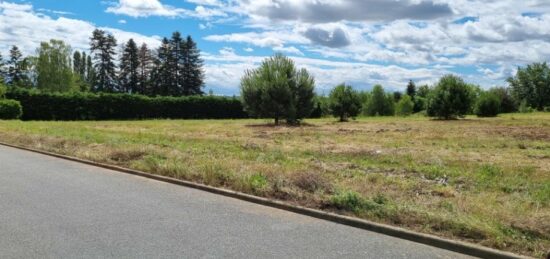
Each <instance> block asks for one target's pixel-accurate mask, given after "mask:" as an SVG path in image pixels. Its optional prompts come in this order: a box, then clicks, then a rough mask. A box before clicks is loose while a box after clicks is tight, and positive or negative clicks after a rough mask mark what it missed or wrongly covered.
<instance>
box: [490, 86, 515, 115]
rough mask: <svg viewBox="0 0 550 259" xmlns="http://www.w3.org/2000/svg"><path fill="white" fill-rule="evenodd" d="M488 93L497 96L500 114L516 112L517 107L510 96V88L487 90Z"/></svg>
mask: <svg viewBox="0 0 550 259" xmlns="http://www.w3.org/2000/svg"><path fill="white" fill-rule="evenodd" d="M489 92H490V93H492V94H494V95H496V96H498V98H499V99H500V112H501V113H511V112H515V111H517V110H518V105H517V103H516V101H515V100H514V97H513V96H512V93H511V91H510V88H506V87H495V88H491V89H490V90H489Z"/></svg>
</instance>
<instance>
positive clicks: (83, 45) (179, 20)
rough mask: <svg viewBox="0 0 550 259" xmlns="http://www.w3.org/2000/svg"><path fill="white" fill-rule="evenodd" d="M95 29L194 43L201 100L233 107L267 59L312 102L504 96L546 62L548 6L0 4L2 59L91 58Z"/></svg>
mask: <svg viewBox="0 0 550 259" xmlns="http://www.w3.org/2000/svg"><path fill="white" fill-rule="evenodd" d="M95 28H100V29H103V30H106V31H108V32H110V33H112V34H114V35H115V36H116V38H117V40H118V43H119V44H123V43H124V42H125V41H127V40H129V39H130V38H133V39H134V40H136V41H137V42H138V43H147V44H148V45H149V46H150V47H156V46H158V45H159V43H160V40H161V39H162V37H170V36H171V34H172V32H174V31H179V32H181V33H182V34H184V35H191V36H192V37H193V39H195V40H196V41H197V44H198V47H199V48H200V49H201V54H202V57H203V59H204V61H205V66H204V70H205V75H206V78H205V79H206V86H205V89H204V90H205V91H206V92H208V91H209V90H212V91H213V92H214V93H216V94H223V95H238V93H239V83H240V79H241V77H242V75H243V74H244V71H245V70H246V69H253V68H255V67H257V66H258V65H259V64H260V62H261V61H262V60H263V59H265V58H266V57H269V56H270V55H273V54H274V53H283V54H285V55H287V56H290V57H292V59H293V60H294V61H295V63H296V65H297V67H299V68H302V67H303V68H306V69H308V70H309V71H310V72H311V73H312V74H313V75H314V76H315V79H316V87H317V92H318V93H320V94H328V92H329V91H330V89H331V88H332V87H334V86H335V85H337V84H340V83H346V84H349V85H352V86H354V87H355V88H357V89H361V90H368V89H371V88H372V86H373V85H375V84H381V85H383V86H384V87H385V88H386V89H389V90H392V91H399V90H403V89H405V87H406V85H407V83H408V81H409V80H413V81H415V82H416V83H417V84H434V83H435V82H437V80H438V78H439V77H441V76H442V75H445V74H450V73H452V74H457V75H459V76H461V77H463V78H464V79H465V81H467V82H469V83H474V84H478V85H481V86H482V87H483V88H490V87H493V86H506V85H507V84H506V78H508V77H509V76H511V75H513V74H514V73H515V71H516V70H517V67H518V66H524V65H526V64H529V63H533V62H544V61H550V0H118V1H116V0H102V1H94V0H79V1H75V0H36V1H31V0H8V1H3V0H0V53H2V55H3V56H4V57H6V56H7V54H8V49H9V48H10V47H11V46H12V45H17V46H18V47H20V48H21V49H22V51H23V52H24V53H25V55H33V54H35V52H36V48H37V46H38V45H39V44H40V42H42V41H48V40H49V39H52V38H54V39H61V40H64V41H65V42H67V43H68V44H70V45H71V46H72V47H73V49H75V50H84V51H88V48H89V37H90V36H91V33H92V31H93V30H94V29H95Z"/></svg>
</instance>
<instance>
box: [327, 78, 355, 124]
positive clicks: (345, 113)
mask: <svg viewBox="0 0 550 259" xmlns="http://www.w3.org/2000/svg"><path fill="white" fill-rule="evenodd" d="M329 98H330V110H331V111H332V115H333V116H334V117H337V118H340V121H341V122H344V121H347V120H348V118H350V117H351V118H354V117H355V116H357V115H358V114H359V113H360V112H361V98H360V96H359V93H358V92H357V91H355V90H353V88H352V87H351V86H349V85H348V86H347V85H345V84H341V85H338V86H336V87H335V88H334V89H333V90H332V91H331V92H330V96H329Z"/></svg>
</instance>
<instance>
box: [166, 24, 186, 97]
mask: <svg viewBox="0 0 550 259" xmlns="http://www.w3.org/2000/svg"><path fill="white" fill-rule="evenodd" d="M170 52H171V55H170V56H169V57H170V59H169V63H170V67H169V70H170V75H171V76H170V79H169V82H168V84H169V89H170V95H173V96H181V95H183V94H184V89H185V87H186V86H185V83H186V77H185V64H186V57H187V53H186V42H185V40H184V39H183V38H182V37H181V34H180V33H179V32H177V31H176V32H174V33H173V34H172V38H171V39H170Z"/></svg>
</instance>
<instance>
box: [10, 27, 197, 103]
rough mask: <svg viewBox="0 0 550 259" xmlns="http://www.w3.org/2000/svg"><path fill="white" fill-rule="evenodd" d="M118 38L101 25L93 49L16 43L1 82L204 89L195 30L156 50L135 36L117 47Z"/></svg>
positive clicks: (176, 91)
mask: <svg viewBox="0 0 550 259" xmlns="http://www.w3.org/2000/svg"><path fill="white" fill-rule="evenodd" d="M118 47H119V45H118V44H117V40H116V38H115V37H114V36H113V35H112V34H109V33H107V32H106V31H103V30H99V29H96V30H94V32H93V33H92V36H91V37H90V49H89V52H88V53H86V52H85V51H74V52H73V51H72V48H71V46H69V45H68V44H66V43H65V42H63V41H62V40H55V39H52V40H50V41H49V42H42V43H41V44H40V46H39V47H38V48H37V50H36V55H35V56H27V57H24V56H23V54H22V52H21V51H20V49H19V48H18V47H17V46H13V47H12V48H11V49H10V51H9V55H8V58H7V60H6V61H4V59H3V58H2V55H1V53H0V83H2V82H4V83H5V84H6V85H7V86H9V87H11V86H13V87H22V88H36V89H39V90H41V91H43V92H70V91H83V92H87V91H90V92H96V93H98V92H105V93H128V94H141V95H148V96H189V95H202V94H203V91H202V89H203V87H204V71H203V60H202V59H201V55H200V50H199V49H198V47H197V44H196V42H195V41H194V40H193V38H192V37H191V36H187V37H185V38H184V37H182V35H181V34H180V33H179V32H174V33H173V34H172V37H171V38H166V37H165V38H164V39H163V40H162V43H161V45H160V47H159V48H157V49H155V50H152V49H150V48H149V46H147V44H145V43H143V44H141V45H140V46H138V44H137V43H136V42H135V41H134V40H133V39H130V40H128V42H125V43H124V44H122V45H121V46H120V51H118V52H117V48H118Z"/></svg>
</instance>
